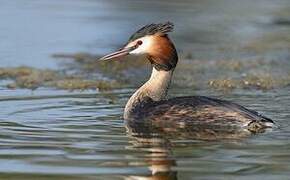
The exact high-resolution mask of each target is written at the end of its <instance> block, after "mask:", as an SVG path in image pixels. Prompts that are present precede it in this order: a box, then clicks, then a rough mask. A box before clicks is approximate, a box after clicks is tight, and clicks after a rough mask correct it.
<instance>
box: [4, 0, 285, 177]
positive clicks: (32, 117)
mask: <svg viewBox="0 0 290 180" xmlns="http://www.w3.org/2000/svg"><path fill="white" fill-rule="evenodd" d="M289 5H290V4H289V2H288V1H286V0H284V1H283V0H279V1H275V2H274V1H268V0H264V1H262V0H259V1H255V2H252V1H249V0H246V1H237V0H236V1H229V0H223V1H219V2H217V1H213V0H212V1H210V0H209V1H189V0H182V1H178V2H177V1H166V2H165V1H164V2H163V1H153V0H152V1H133V0H124V1H116V0H109V1H102V0H100V1H93V0H86V1H80V0H75V1H72V0H71V1H68V0H63V1H56V0H52V1H48V0H40V1H33V0H28V1H21V0H16V1H6V2H1V5H0V16H1V17H2V18H3V17H5V20H2V21H1V25H0V27H1V28H0V37H1V42H0V62H1V67H10V66H20V65H26V66H34V67H38V68H54V69H58V68H59V67H58V65H59V63H58V62H57V60H55V59H53V58H52V56H51V55H52V54H54V53H58V52H61V53H75V52H88V53H93V54H101V53H105V52H109V51H110V50H112V49H115V48H117V47H119V46H120V45H121V44H123V42H124V41H126V40H127V37H128V36H129V35H130V34H131V33H132V32H133V31H135V30H136V27H139V26H140V25H143V24H146V23H149V22H160V21H166V20H171V21H173V22H175V24H176V29H177V30H176V31H175V32H174V33H172V37H173V39H174V41H175V42H176V44H178V51H179V52H180V53H183V52H190V53H192V56H193V58H197V59H199V58H204V59H220V58H247V57H256V56H257V57H263V58H268V59H271V58H273V57H277V56H278V57H279V58H276V59H275V58H274V60H277V61H278V60H281V59H282V60H287V58H288V59H289V57H290V56H289V52H288V51H287V49H285V48H277V47H276V46H274V47H272V46H270V47H268V46H267V47H264V46H262V47H263V48H266V49H259V51H258V52H256V51H255V52H251V51H250V52H248V51H247V52H245V51H244V50H243V49H240V48H241V47H243V46H244V45H248V44H249V43H251V40H255V39H256V38H257V39H259V38H260V37H264V35H265V34H268V33H278V34H283V33H284V32H287V31H288V30H289V26H287V23H286V25H285V24H284V25H281V24H279V25H277V24H275V23H274V22H275V19H277V18H278V19H279V18H280V15H279V16H278V15H277V14H279V12H282V11H284V9H286V8H289ZM280 14H283V13H280ZM281 16H282V15H281ZM286 17H287V16H286ZM283 18H285V17H284V16H283ZM286 20H287V18H286ZM276 43H278V45H279V46H280V45H281V46H282V47H285V42H284V38H282V39H280V40H277V41H276ZM259 48H260V46H259ZM221 49H223V50H221ZM2 84H5V81H1V87H0V109H1V112H0V123H1V126H0V128H1V131H0V177H1V178H3V179H4V178H10V179H19V178H21V179H32V178H35V179H37V178H42V179H50V178H55V179H104V178H107V179H130V178H132V179H133V178H138V177H143V178H148V179H150V178H161V177H163V178H165V179H166V178H167V179H176V178H178V179H262V178H263V179H265V180H266V179H289V175H290V173H289V172H290V165H289V161H290V152H289V148H290V141H289V137H290V111H289V106H290V95H289V90H290V89H289V87H283V88H276V89H273V90H269V91H258V90H252V89H244V90H235V91H233V92H231V93H228V94H223V93H221V92H218V91H214V90H210V89H207V88H200V89H198V90H194V91H193V89H191V88H180V87H179V88H178V87H175V88H173V90H172V91H171V92H170V96H184V95H197V94H198V95H211V96H214V97H220V98H224V99H228V100H233V101H235V102H238V103H239V104H242V105H245V106H246V107H249V108H252V109H254V110H257V111H259V112H261V113H263V114H265V115H266V116H268V117H270V118H272V119H273V120H274V121H275V122H276V123H277V124H278V126H279V128H278V129H275V130H273V131H272V132H266V133H264V134H258V135H254V136H251V137H249V138H246V139H242V140H219V141H201V140H196V139H193V138H190V137H187V138H178V137H177V138H172V137H166V136H165V137H148V136H146V137H143V138H142V137H138V138H136V137H133V136H132V135H130V134H128V133H127V132H126V128H125V126H124V122H123V118H122V116H123V107H124V105H125V103H126V101H127V99H128V98H129V97H130V95H131V94H132V93H133V92H134V90H135V88H124V89H116V90H111V91H106V92H99V91H82V92H79V91H74V92H68V91H63V90H55V89H53V88H39V89H37V90H35V91H31V90H25V89H15V90H9V89H7V88H6V87H5V86H4V85H2Z"/></svg>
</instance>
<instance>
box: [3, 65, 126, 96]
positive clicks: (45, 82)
mask: <svg viewBox="0 0 290 180" xmlns="http://www.w3.org/2000/svg"><path fill="white" fill-rule="evenodd" d="M0 79H9V80H12V81H13V82H12V83H9V84H7V85H6V87H7V88H10V89H15V88H26V89H32V90H34V89H37V88H39V87H52V88H57V89H67V90H85V89H98V90H108V89H112V88H115V87H117V86H118V87H119V86H120V85H118V83H117V82H116V81H105V80H88V79H85V78H80V77H78V76H74V75H68V74H66V73H63V72H62V71H55V70H48V69H45V70H42V69H36V68H32V67H25V66H23V67H16V68H0Z"/></svg>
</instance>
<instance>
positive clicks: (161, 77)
mask: <svg viewBox="0 0 290 180" xmlns="http://www.w3.org/2000/svg"><path fill="white" fill-rule="evenodd" d="M173 70H174V69H172V70H170V71H158V70H156V69H155V68H154V67H153V70H152V73H151V77H150V79H149V80H148V81H147V82H146V83H145V84H144V85H143V86H141V87H140V88H139V89H138V90H137V91H136V92H135V93H134V94H133V95H132V96H131V98H130V99H129V101H128V102H127V104H126V107H125V113H124V117H125V119H126V118H127V117H128V115H129V114H130V112H131V111H132V110H133V109H134V107H136V106H137V105H138V104H139V103H142V100H144V99H145V98H146V97H149V98H151V99H152V100H153V101H160V100H163V99H165V98H166V95H167V91H168V88H169V86H170V82H171V78H172V75H173Z"/></svg>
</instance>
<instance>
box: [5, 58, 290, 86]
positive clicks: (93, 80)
mask: <svg viewBox="0 0 290 180" xmlns="http://www.w3.org/2000/svg"><path fill="white" fill-rule="evenodd" d="M54 57H55V58H58V59H61V60H59V62H60V63H61V64H63V66H62V68H61V69H60V70H58V71H56V70H47V69H46V70H41V69H36V68H31V67H17V68H0V79H10V80H13V82H12V83H10V84H7V87H8V88H28V89H37V88H38V87H52V88H57V89H66V90H86V89H99V90H109V89H113V88H120V87H125V86H127V87H128V86H129V85H130V86H131V85H132V84H134V85H140V84H141V83H142V82H144V81H145V80H146V79H147V78H148V75H149V73H150V70H149V69H148V67H150V65H149V62H147V61H144V60H143V59H142V57H141V58H139V59H135V57H129V58H126V59H124V60H115V61H108V62H106V61H104V62H97V59H98V58H99V56H96V55H90V54H86V53H77V54H56V55H54ZM180 57H183V58H184V56H182V55H181V56H180ZM187 57H188V56H187ZM183 58H182V59H181V60H179V64H178V66H177V68H176V70H175V73H174V78H173V86H175V87H191V88H193V89H206V88H209V87H211V88H213V89H217V90H223V91H231V90H234V89H258V90H270V89H273V88H279V87H285V86H288V85H289V84H290V75H289V73H290V62H289V61H287V60H275V59H264V58H253V59H221V60H198V59H187V60H185V59H183Z"/></svg>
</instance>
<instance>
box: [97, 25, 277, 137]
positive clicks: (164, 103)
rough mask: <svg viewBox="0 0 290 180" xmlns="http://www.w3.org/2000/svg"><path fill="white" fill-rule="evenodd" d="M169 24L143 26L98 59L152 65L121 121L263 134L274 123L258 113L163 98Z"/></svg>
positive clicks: (171, 58)
mask: <svg viewBox="0 0 290 180" xmlns="http://www.w3.org/2000/svg"><path fill="white" fill-rule="evenodd" d="M173 29H174V24H173V23H171V22H164V23H152V24H148V25H145V26H143V27H142V28H141V29H139V30H138V31H137V32H135V33H134V34H133V35H131V37H130V38H129V40H128V42H127V43H126V44H125V45H124V46H123V47H122V48H121V49H119V50H117V51H116V52H113V53H110V54H108V55H105V56H103V57H101V58H99V60H101V61H106V60H112V59H115V60H116V59H118V60H120V59H122V58H123V57H125V56H128V55H135V56H143V57H144V60H145V61H148V62H149V63H151V65H152V73H151V76H150V78H149V80H148V81H147V82H146V83H144V84H143V85H142V86H141V87H140V88H139V89H138V90H137V91H136V92H135V93H134V94H133V95H132V96H131V97H130V98H129V100H128V102H127V104H126V106H125V109H124V119H125V121H126V122H129V123H147V124H151V125H152V124H153V125H154V124H158V127H162V128H163V129H175V128H177V127H178V128H180V127H186V126H191V127H195V126H196V125H200V126H199V127H214V128H217V129H219V130H220V129H227V130H228V129H239V130H245V131H248V132H250V133H251V134H252V133H257V132H264V131H265V129H270V128H273V127H275V123H274V121H273V120H271V119H270V118H267V117H265V116H263V115H261V114H260V113H258V112H256V111H254V110H251V109H248V108H245V107H243V106H241V105H239V104H236V103H234V102H231V101H227V100H222V99H217V98H213V97H206V96H185V97H174V98H169V99H168V98H167V93H168V89H169V87H170V83H171V79H172V75H173V73H174V69H175V67H176V66H177V63H178V54H177V50H176V48H175V45H174V44H173V42H172V41H171V39H170V38H169V35H168V34H169V32H172V31H173Z"/></svg>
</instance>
